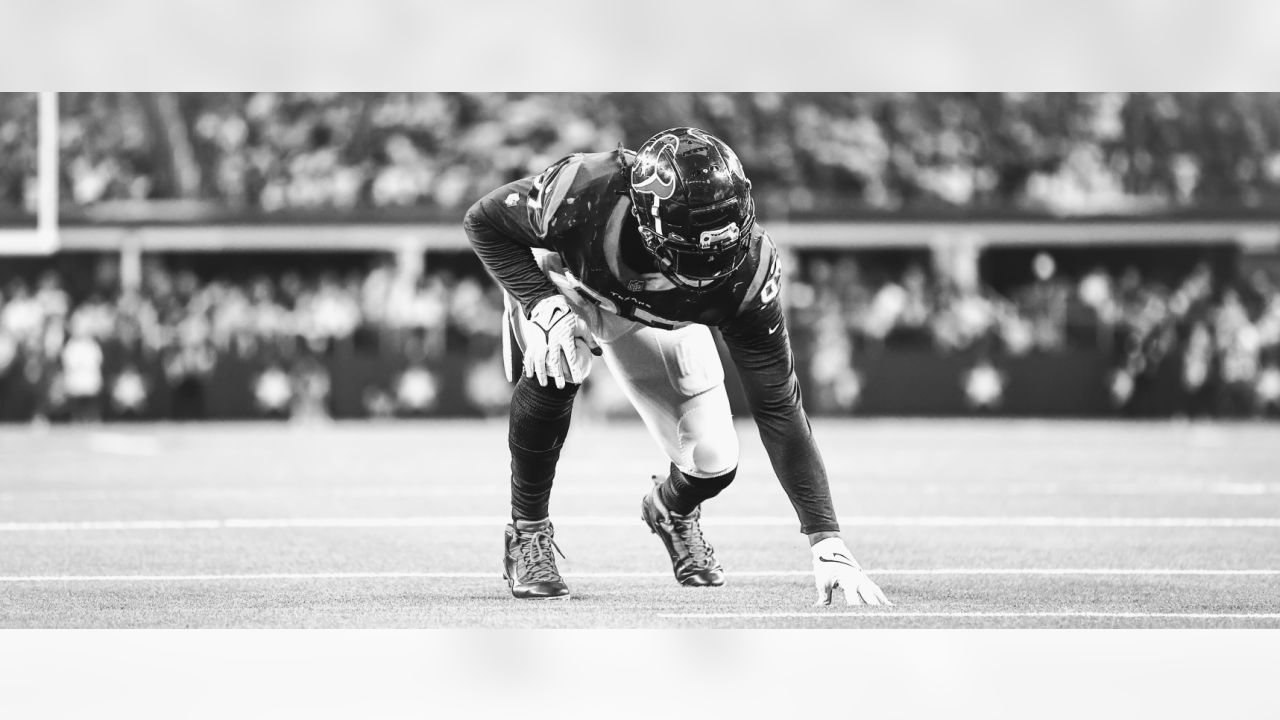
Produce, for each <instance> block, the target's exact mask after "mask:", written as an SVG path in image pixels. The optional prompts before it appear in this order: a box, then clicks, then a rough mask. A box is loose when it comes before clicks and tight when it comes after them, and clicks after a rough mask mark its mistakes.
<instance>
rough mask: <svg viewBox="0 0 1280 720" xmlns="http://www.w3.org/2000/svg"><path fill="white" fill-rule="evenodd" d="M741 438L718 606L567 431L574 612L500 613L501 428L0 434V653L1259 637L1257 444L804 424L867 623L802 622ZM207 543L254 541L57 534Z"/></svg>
mask: <svg viewBox="0 0 1280 720" xmlns="http://www.w3.org/2000/svg"><path fill="white" fill-rule="evenodd" d="M739 433H740V435H741V437H742V440H743V455H742V470H741V472H740V473H739V476H738V480H737V481H736V482H735V483H734V485H733V486H732V487H731V488H730V489H729V490H727V491H726V492H725V494H724V495H723V496H721V497H720V498H718V499H717V500H716V501H714V503H709V504H708V506H707V508H706V510H705V517H706V528H707V534H708V537H709V538H710V539H711V540H712V542H713V543H714V544H715V545H716V547H717V551H718V555H719V556H720V558H721V560H722V562H723V563H724V565H725V567H726V569H727V571H728V573H729V578H730V579H729V584H728V585H726V586H725V587H724V588H718V589H688V588H681V587H678V586H676V585H675V583H674V581H673V580H672V579H671V577H670V574H669V573H670V568H669V565H668V564H667V562H666V558H665V554H664V552H663V550H662V548H661V545H660V543H659V541H658V540H657V539H656V538H654V537H653V536H652V535H651V534H649V532H648V530H647V528H645V527H644V526H643V524H641V523H640V521H639V517H638V515H639V499H640V496H641V495H642V494H643V493H644V492H645V490H646V489H647V486H648V482H649V481H648V476H649V475H650V474H652V473H654V472H659V471H661V470H662V469H663V468H664V467H665V461H664V459H663V458H662V457H661V456H660V454H659V452H658V450H657V449H656V446H655V445H654V443H653V442H652V441H651V440H650V439H649V438H648V436H647V434H646V432H645V430H644V428H643V426H641V425H639V424H635V423H627V422H623V423H614V424H604V423H596V422H588V421H585V420H584V421H583V422H579V423H578V424H577V425H576V426H575V428H574V430H573V432H572V434H571V435H570V438H569V441H568V447H567V449H566V452H565V458H564V461H563V463H562V466H561V470H560V475H559V478H558V480H557V487H556V491H555V494H554V496H553V505H552V512H553V519H554V518H562V519H563V520H562V521H561V522H560V523H558V525H557V541H558V542H559V544H560V546H561V547H562V548H563V549H564V551H565V553H566V554H567V555H568V559H567V560H564V561H561V568H562V569H563V570H564V571H565V572H566V574H567V575H568V579H569V581H570V584H571V586H572V588H573V592H574V596H573V598H572V599H571V600H568V601H555V602H520V601H516V600H513V599H512V598H511V597H510V596H509V594H508V592H507V588H506V585H505V583H504V582H503V581H502V580H501V579H500V576H499V574H500V565H499V559H500V546H501V536H502V524H503V517H504V516H505V514H506V492H507V488H506V467H505V466H506V456H505V424H504V423H501V422H485V421H468V422H422V423H387V424H382V423H354V424H345V423H339V424H323V425H271V424H217V425H202V424H192V425H163V426H146V425H138V426H109V427H99V428H68V427H57V428H52V429H47V430H33V429H30V428H26V427H7V428H0V458H2V459H3V460H2V461H0V626H3V627H40V628H52V627H463V628H472V627H505V628H529V627H554V628H559V627H574V628H594V627H626V628H630V627H676V628H704V627H705V628H720V627H802V628H828V627H957V628H958V627H1280V603H1277V601H1276V600H1275V598H1276V597H1278V596H1280V522H1276V520H1277V519H1280V469H1277V461H1278V460H1280V426H1277V425H1266V424H1237V425H1227V424H1223V425H1218V424H1187V423H1164V422H1161V423H1108V422H1096V423H1086V422H1048V421H999V420H985V421H972V420H971V421H904V420H884V421H835V420H818V421H816V422H815V433H816V434H817V437H818V441H819V444H820V446H821V447H822V449H823V452H824V457H825V459H826V462H827V466H828V469H829V471H830V474H831V478H832V489H833V493H834V495H835V500H836V507H837V510H838V511H839V512H840V514H841V516H842V517H843V518H845V521H846V522H845V525H846V527H845V535H846V538H847V539H848V540H849V542H850V545H851V547H852V548H853V550H854V552H855V554H856V555H857V556H858V558H859V560H860V561H861V562H862V564H863V565H864V566H865V567H867V568H868V569H870V570H871V572H872V574H873V576H875V577H876V579H877V580H878V581H879V582H880V583H881V586H882V587H883V588H884V590H885V592H886V593H887V594H888V595H889V597H890V598H891V599H892V600H893V601H894V607H893V608H888V609H873V608H859V607H849V606H845V605H843V604H841V605H833V606H831V607H829V608H814V607H813V606H812V602H813V594H814V590H813V588H812V585H811V580H810V578H809V576H808V575H807V573H808V569H809V556H808V552H807V548H806V543H805V541H804V538H803V536H801V535H800V534H799V532H798V526H797V524H796V523H795V522H794V515H793V514H792V510H791V507H790V505H789V503H788V502H787V499H786V497H785V495H784V494H783V493H782V491H781V489H780V487H779V485H778V483H777V481H776V480H775V479H774V476H773V474H772V471H771V470H770V468H769V465H768V461H767V459H766V458H765V455H764V452H763V449H762V448H761V446H760V443H759V441H758V439H757V438H756V436H755V430H754V428H753V427H752V426H751V425H750V423H744V424H741V425H739ZM290 518H293V519H303V521H304V522H303V523H302V524H303V525H304V526H302V527H280V526H279V525H280V521H282V520H284V519H290ZM945 518H949V519H951V520H950V521H948V522H943V521H941V520H940V519H945ZM1037 518H1039V519H1040V520H1035V519H1037ZM1153 518H1156V519H1163V520H1161V522H1166V521H1174V522H1176V521H1179V520H1186V519H1192V520H1191V521H1190V522H1189V523H1186V524H1187V525H1188V526H1177V525H1170V526H1150V524H1149V523H1148V522H1146V520H1147V519H1153ZM228 519H230V520H232V523H231V524H232V525H235V524H236V523H237V522H240V523H241V524H244V523H243V521H252V520H254V519H258V520H262V521H265V522H264V523H263V524H265V525H268V526H269V527H234V526H233V527H227V526H225V525H223V526H218V527H213V528H184V527H171V528H161V529H103V528H101V527H94V526H85V525H75V524H74V523H83V522H90V521H99V522H126V523H127V522H133V521H208V520H216V521H226V520H228ZM1045 519H1047V520H1045ZM1096 519H1103V520H1107V519H1110V520H1123V521H1124V522H1128V523H1130V524H1132V525H1134V526H1120V527H1105V526H1097V524H1096V523H1094V522H1092V521H1093V520H1096ZM1214 519H1228V520H1233V519H1234V520H1236V521H1241V520H1243V524H1246V525H1248V524H1250V523H1252V524H1253V525H1254V526H1233V525H1231V524H1229V523H1228V524H1226V525H1223V526H1215V525H1214V524H1213V523H1212V522H1206V520H1214ZM1135 520H1136V521H1137V522H1132V521H1135ZM1257 520H1262V521H1263V522H1254V521H1257ZM401 521H403V522H401ZM1080 521H1082V522H1080ZM1037 522H1039V523H1040V524H1038V525H1037V524H1035V523H1037ZM36 523H73V524H72V525H67V526H61V525H59V526H55V527H47V526H38V525H36ZM344 523H346V526H344ZM1073 523H1074V524H1073ZM250 524H251V523H250ZM305 525H312V526H310V527H308V526H305ZM1032 570H1035V571H1059V572H1038V573H1035V572H1029V571H1032ZM1064 570H1068V571H1073V572H1068V573H1062V572H1060V571H1064ZM1153 570H1160V571H1170V572H1162V573H1152V572H1150V571H1153ZM990 571H999V572H998V573H995V574H992V573H991V572H990ZM1075 571H1080V572H1075ZM1098 571H1109V572H1110V573H1112V574H1100V573H1099V572H1098ZM1131 571H1148V572H1145V573H1140V572H1131ZM1222 571H1237V573H1236V574H1222ZM1239 571H1251V572H1239ZM735 573H736V574H735ZM254 575H257V576H259V577H246V576H254ZM316 575H319V576H320V577H316ZM388 575H390V576H388ZM308 576H310V577H308ZM1081 613H1087V614H1091V615H1082V614H1081ZM1249 616H1253V617H1249Z"/></svg>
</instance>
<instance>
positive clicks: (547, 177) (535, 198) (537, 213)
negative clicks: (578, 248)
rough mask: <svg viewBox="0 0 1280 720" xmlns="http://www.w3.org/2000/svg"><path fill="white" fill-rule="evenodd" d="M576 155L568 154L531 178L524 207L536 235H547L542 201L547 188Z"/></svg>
mask: <svg viewBox="0 0 1280 720" xmlns="http://www.w3.org/2000/svg"><path fill="white" fill-rule="evenodd" d="M576 157H578V156H577V155H569V156H567V157H563V158H561V159H560V160H557V161H556V163H555V164H554V165H552V166H551V167H549V168H547V169H546V170H543V171H542V172H541V173H539V174H538V175H535V176H534V178H533V187H531V188H529V194H528V196H527V197H526V198H525V207H526V208H528V209H529V224H530V225H532V226H533V230H534V232H536V233H538V237H546V236H547V225H548V224H549V220H550V218H547V217H545V216H544V215H545V213H546V208H544V207H543V202H544V201H545V200H546V194H547V188H548V187H550V186H552V185H553V184H554V183H555V180H556V177H557V176H558V175H559V174H560V171H561V170H563V169H564V167H565V165H568V164H569V161H570V160H573V159H574V158H576Z"/></svg>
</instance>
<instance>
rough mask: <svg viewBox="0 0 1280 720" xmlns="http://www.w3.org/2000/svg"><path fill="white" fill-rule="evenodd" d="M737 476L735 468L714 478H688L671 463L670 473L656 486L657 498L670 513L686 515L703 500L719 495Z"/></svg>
mask: <svg viewBox="0 0 1280 720" xmlns="http://www.w3.org/2000/svg"><path fill="white" fill-rule="evenodd" d="M737 474H738V468H736V467H735V468H733V469H731V470H729V472H727V473H725V474H723V475H717V476H715V477H710V478H700V477H689V476H688V475H685V474H684V473H682V472H680V468H678V467H676V466H675V463H672V465H671V473H670V474H669V475H668V476H667V479H666V480H665V481H663V483H662V484H661V485H659V486H658V496H659V497H660V498H661V499H662V504H663V505H666V506H667V509H668V510H670V511H671V512H673V513H675V514H677V515H688V514H689V513H691V512H693V511H694V509H695V508H697V507H698V506H699V505H701V504H702V502H703V501H704V500H710V499H711V498H713V497H715V496H717V495H719V494H720V491H721V490H724V489H725V488H727V487H729V483H731V482H733V477H734V476H735V475H737Z"/></svg>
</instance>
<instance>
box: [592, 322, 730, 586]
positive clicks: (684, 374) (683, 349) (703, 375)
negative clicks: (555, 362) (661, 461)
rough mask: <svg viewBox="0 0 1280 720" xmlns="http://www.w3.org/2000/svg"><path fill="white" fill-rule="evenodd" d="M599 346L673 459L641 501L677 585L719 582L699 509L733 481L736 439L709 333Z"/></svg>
mask: <svg viewBox="0 0 1280 720" xmlns="http://www.w3.org/2000/svg"><path fill="white" fill-rule="evenodd" d="M602 347H603V349H604V357H605V360H606V361H607V362H608V363H609V366H610V369H611V370H612V371H613V373H614V376H615V377H616V378H617V380H618V383H619V385H620V386H621V387H622V390H623V392H624V393H625V394H626V395H627V397H628V398H629V399H630V400H631V403H632V404H633V405H634V406H635V408H636V410H637V412H638V413H639V414H640V417H641V418H642V419H643V420H644V422H645V425H646V427H647V428H648V429H649V432H650V434H651V435H652V436H653V437H654V439H655V440H656V441H657V442H658V444H659V446H660V447H662V449H663V451H664V452H665V453H666V454H667V457H668V458H669V459H670V461H671V466H670V469H669V472H668V474H667V477H666V478H664V479H660V480H659V482H658V485H657V486H656V487H655V488H654V489H653V491H652V492H650V493H649V495H647V496H646V497H645V499H644V501H643V503H642V507H641V513H642V517H643V519H644V520H645V522H646V523H647V524H648V525H649V527H650V528H651V529H652V530H653V531H654V532H655V533H656V534H657V535H659V537H661V538H662V540H663V543H664V544H665V545H666V546H667V551H668V553H669V554H670V555H671V560H672V567H673V570H674V571H675V575H676V579H677V580H678V581H680V582H681V583H683V584H686V585H721V584H723V583H724V575H723V570H722V569H721V567H720V565H719V563H718V562H716V560H715V554H714V549H713V548H712V547H711V545H710V543H707V542H706V540H705V538H704V537H703V536H702V531H701V527H700V525H699V522H698V521H699V517H700V515H701V504H702V503H703V502H704V501H706V500H709V499H711V498H713V497H715V496H716V495H718V494H719V493H720V492H721V491H722V490H724V489H725V488H726V487H728V485H729V484H730V483H731V482H732V481H733V478H734V475H735V474H736V472H737V465H738V436H737V432H736V430H735V429H734V426H733V418H732V415H731V413H730V410H729V399H728V396H727V395H726V394H725V390H724V369H723V367H721V365H720V359H719V356H718V355H717V353H716V349H715V342H714V341H713V340H712V338H711V333H710V331H709V330H708V329H707V328H705V327H702V326H689V327H685V328H681V329H678V330H669V331H664V330H656V329H653V328H644V329H641V330H638V331H636V332H634V333H631V334H628V335H626V336H624V337H621V338H618V339H616V340H614V341H613V342H610V343H606V344H602ZM655 480H658V478H655Z"/></svg>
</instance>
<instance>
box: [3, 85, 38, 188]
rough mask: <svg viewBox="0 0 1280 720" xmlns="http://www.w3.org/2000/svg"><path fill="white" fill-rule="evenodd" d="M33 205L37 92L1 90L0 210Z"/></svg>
mask: <svg viewBox="0 0 1280 720" xmlns="http://www.w3.org/2000/svg"><path fill="white" fill-rule="evenodd" d="M35 206H36V95H35V93H0V210H2V209H4V208H15V209H20V208H30V209H32V210H34V209H35Z"/></svg>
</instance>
